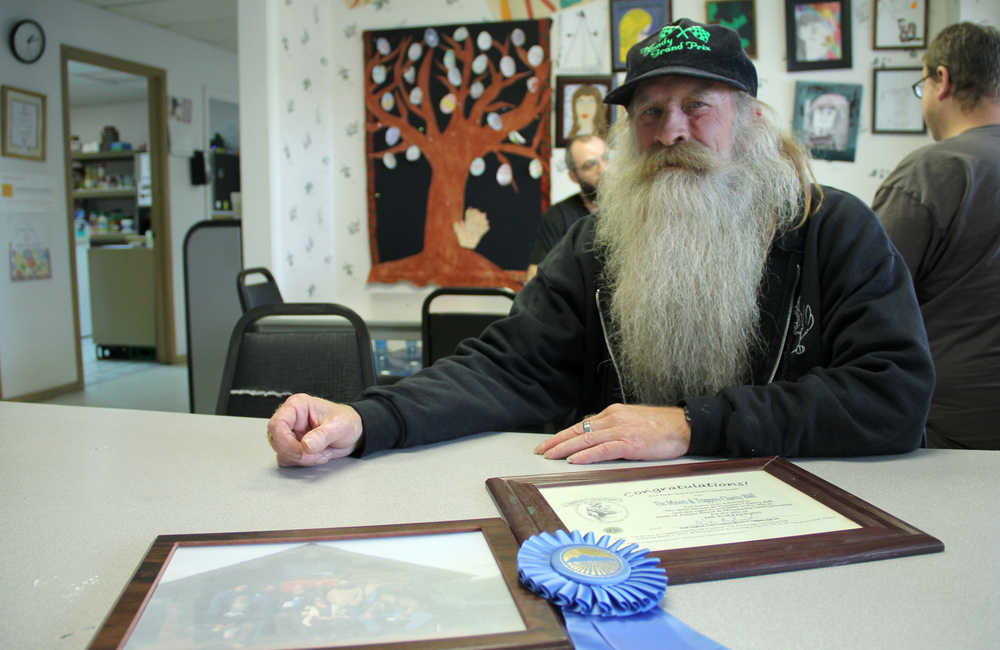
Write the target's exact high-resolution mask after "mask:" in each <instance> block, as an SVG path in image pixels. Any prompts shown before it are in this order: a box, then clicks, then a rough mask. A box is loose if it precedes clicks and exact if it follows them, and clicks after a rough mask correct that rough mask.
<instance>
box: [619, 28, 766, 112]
mask: <svg viewBox="0 0 1000 650" xmlns="http://www.w3.org/2000/svg"><path fill="white" fill-rule="evenodd" d="M625 64H626V69H627V72H626V73H625V83H623V84H622V85H620V86H618V87H617V88H615V89H614V90H612V91H611V92H609V93H608V94H607V95H606V96H605V97H604V103H605V104H620V105H622V106H628V105H629V103H631V101H632V95H633V94H634V93H635V90H636V88H638V86H639V84H640V83H642V82H643V81H646V80H648V79H653V78H655V77H660V76H663V75H668V74H673V75H682V76H686V77H699V78H702V79H714V80H715V81H721V82H722V83H726V84H729V85H730V86H734V87H736V88H739V89H740V90H742V91H745V92H747V93H750V94H751V95H753V96H754V97H756V96H757V69H756V68H754V65H753V62H752V61H751V60H750V57H749V56H747V53H746V52H745V51H744V50H743V44H742V43H741V42H740V35H739V34H737V33H736V31H735V30H732V29H730V28H728V27H723V26H722V25H703V24H702V23H696V22H694V21H693V20H689V19H687V18H681V19H679V20H675V21H674V22H672V23H670V24H669V25H667V26H665V27H662V28H660V29H658V30H656V32H655V33H653V35H652V36H648V37H647V38H645V39H643V40H641V41H639V42H638V43H636V44H635V45H633V46H632V48H631V49H630V50H629V51H628V57H627V58H626V59H625Z"/></svg>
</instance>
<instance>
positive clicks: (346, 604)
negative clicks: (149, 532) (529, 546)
mask: <svg viewBox="0 0 1000 650" xmlns="http://www.w3.org/2000/svg"><path fill="white" fill-rule="evenodd" d="M414 644H419V646H420V647H422V648H470V647H477V648H478V647H494V648H522V647H557V648H569V647H570V645H569V642H568V640H567V636H566V632H565V629H564V628H563V626H562V624H561V622H560V621H559V619H558V618H557V616H556V614H555V610H554V609H553V608H552V606H551V605H550V604H549V603H548V602H546V601H545V600H543V599H541V598H539V597H537V596H535V595H534V594H532V593H531V592H529V591H528V590H527V589H525V588H523V587H521V586H520V585H519V584H518V577H517V543H516V542H515V540H514V538H513V535H512V534H511V532H510V530H509V529H508V528H507V526H506V524H505V523H504V522H503V520H502V519H499V518H491V519H474V520H465V521H450V522H432V523H415V524H397V525H386V526H366V527H355V528H329V529H309V530H285V531H267V532H244V533H210V534H189V535H161V536H158V537H157V538H156V540H155V541H154V542H153V545H152V546H151V547H150V550H149V552H148V553H147V554H146V557H145V558H144V559H143V560H142V562H141V564H140V565H139V568H138V569H137V570H136V572H135V574H134V576H133V578H132V580H131V581H130V582H129V583H128V584H127V585H126V586H125V589H124V591H123V592H122V595H121V596H120V598H119V599H118V602H117V603H116V604H115V606H114V608H113V609H112V610H111V612H110V614H109V615H108V617H107V618H106V619H105V621H104V623H103V625H102V626H101V628H100V629H99V630H98V633H97V635H96V636H95V638H94V640H93V642H92V645H91V648H126V649H132V648H168V647H185V648H230V647H231V648H238V647H266V648H277V649H280V648H309V647H324V648H326V647H337V646H345V647H346V646H356V645H365V646H366V647H368V646H369V645H370V646H372V647H378V648H409V647H413V645H414Z"/></svg>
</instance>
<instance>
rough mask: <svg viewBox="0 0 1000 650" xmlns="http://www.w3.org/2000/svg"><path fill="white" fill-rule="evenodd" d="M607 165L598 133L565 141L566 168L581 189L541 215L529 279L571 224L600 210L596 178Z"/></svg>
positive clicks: (598, 177) (605, 147) (604, 147)
mask: <svg viewBox="0 0 1000 650" xmlns="http://www.w3.org/2000/svg"><path fill="white" fill-rule="evenodd" d="M607 165H608V145H607V144H606V143H605V142H604V140H602V139H601V138H600V136H596V135H578V136H576V137H575V138H573V139H572V140H570V141H569V143H568V144H567V145H566V171H567V172H569V177H570V178H571V179H572V180H573V182H574V183H576V184H577V185H579V186H580V192H579V193H578V194H574V195H573V196H571V197H569V198H566V199H563V200H562V201H560V202H559V203H556V204H555V205H553V206H552V207H551V208H549V211H548V212H546V213H545V214H544V215H542V218H541V220H540V221H539V222H538V233H537V234H536V235H535V244H534V246H533V247H532V249H531V257H530V258H529V261H528V262H529V263H528V275H527V278H526V279H528V280H530V279H531V278H533V277H535V274H536V273H538V264H539V263H540V262H541V261H542V259H543V258H544V257H545V256H546V255H547V254H548V252H549V251H550V250H552V247H553V246H555V245H556V242H558V241H559V240H560V239H562V236H563V235H565V234H566V231H567V230H569V227H570V226H572V225H573V224H574V223H576V222H577V221H579V220H580V218H581V217H585V216H587V215H588V214H590V213H592V212H596V211H597V182H598V181H599V180H601V174H602V173H604V168H605V167H607Z"/></svg>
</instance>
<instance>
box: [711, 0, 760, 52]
mask: <svg viewBox="0 0 1000 650" xmlns="http://www.w3.org/2000/svg"><path fill="white" fill-rule="evenodd" d="M705 15H706V16H707V17H708V22H709V23H710V24H716V25H723V26H724V27H729V28H730V29H734V30H736V32H737V33H738V34H739V35H740V40H741V41H742V42H743V49H744V50H746V53H747V56H749V57H750V58H752V59H756V58H757V18H756V13H755V11H754V0H707V1H706V2H705Z"/></svg>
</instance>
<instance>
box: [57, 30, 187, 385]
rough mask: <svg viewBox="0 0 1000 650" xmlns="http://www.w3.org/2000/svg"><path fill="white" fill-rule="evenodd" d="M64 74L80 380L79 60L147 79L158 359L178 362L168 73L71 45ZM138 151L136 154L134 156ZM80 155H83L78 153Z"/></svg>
mask: <svg viewBox="0 0 1000 650" xmlns="http://www.w3.org/2000/svg"><path fill="white" fill-rule="evenodd" d="M60 56H61V64H62V75H63V97H62V101H63V146H64V149H65V160H66V202H67V210H66V214H67V229H68V233H69V234H68V236H69V243H70V259H71V273H72V283H73V317H74V321H75V322H74V328H75V331H76V348H77V375H78V377H80V378H82V377H83V362H82V356H81V354H82V353H81V351H80V343H79V342H80V331H79V321H80V315H79V314H80V307H79V296H78V295H77V290H76V283H77V279H76V244H75V234H74V232H73V219H72V218H71V217H72V214H73V196H72V193H73V192H72V184H71V182H70V178H71V177H72V174H71V165H72V159H73V158H74V155H73V154H72V153H71V152H70V150H69V139H70V118H69V76H68V62H69V61H70V60H72V61H80V62H82V63H89V64H91V65H98V66H102V67H106V68H112V69H114V70H119V71H121V72H127V73H129V74H134V75H137V76H141V77H146V79H147V82H148V83H147V91H146V101H147V105H148V111H149V112H148V118H147V119H148V122H149V145H150V147H149V149H150V157H149V160H150V176H151V178H152V184H153V205H152V207H151V208H150V224H151V227H152V229H153V233H154V235H155V237H156V244H155V245H154V247H153V259H154V268H155V269H156V271H155V274H156V282H155V294H156V295H155V309H156V314H155V319H156V360H157V361H158V362H160V363H163V364H173V363H176V362H177V358H178V357H177V337H176V328H175V326H174V299H173V294H174V292H173V284H174V283H173V265H172V264H171V260H172V251H173V247H172V246H171V237H170V233H171V228H170V177H169V164H168V155H169V147H170V143H169V137H168V134H167V72H166V70H164V69H163V68H157V67H153V66H148V65H144V64H141V63H136V62H134V61H128V60H126V59H119V58H117V57H114V56H109V55H107V54H101V53H99V52H93V51H90V50H84V49H81V48H77V47H72V46H70V45H62V46H60ZM135 153H137V152H135V151H132V152H131V155H133V156H134V155H135ZM108 154H111V155H119V154H121V155H122V156H123V157H126V156H127V152H102V154H100V155H103V156H107V155H108ZM77 155H78V156H79V155H80V154H77Z"/></svg>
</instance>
